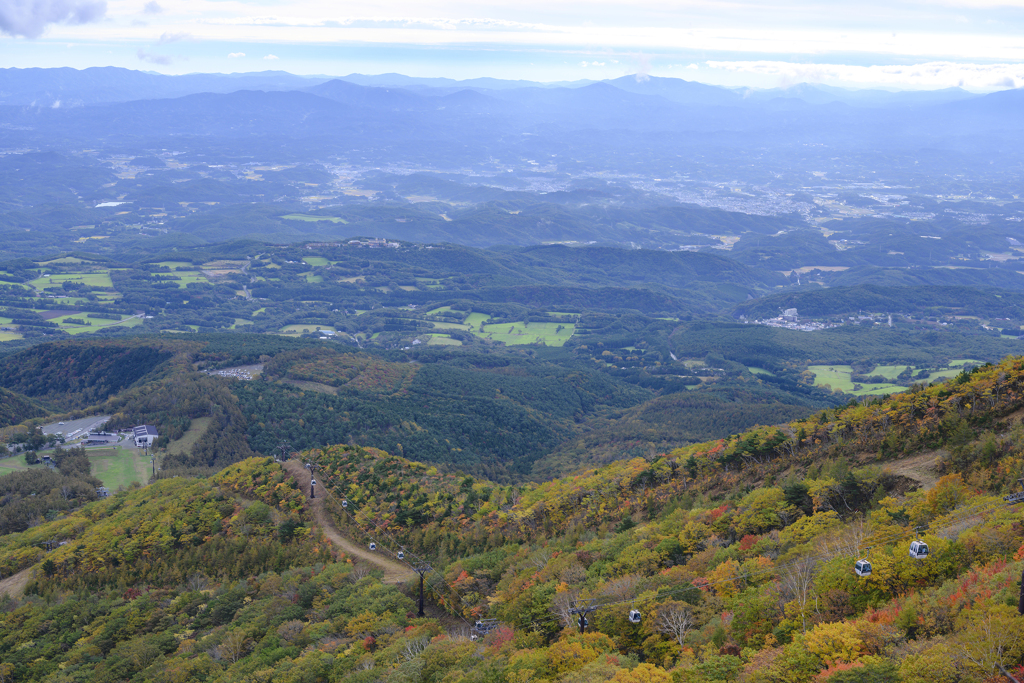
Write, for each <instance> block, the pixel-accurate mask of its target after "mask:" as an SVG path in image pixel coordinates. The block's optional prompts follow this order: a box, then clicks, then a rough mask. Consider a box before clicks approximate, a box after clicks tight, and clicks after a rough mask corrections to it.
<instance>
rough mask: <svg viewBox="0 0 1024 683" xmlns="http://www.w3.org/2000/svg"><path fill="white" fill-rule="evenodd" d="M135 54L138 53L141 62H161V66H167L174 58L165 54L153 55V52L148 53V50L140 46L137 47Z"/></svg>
mask: <svg viewBox="0 0 1024 683" xmlns="http://www.w3.org/2000/svg"><path fill="white" fill-rule="evenodd" d="M137 55H138V57H139V59H140V60H142V61H143V62H149V63H150V64H161V65H163V66H167V65H169V64H171V63H172V62H174V60H173V59H172V58H171V57H169V56H167V55H154V54H150V53H149V52H146V51H145V50H143V49H142V48H139V51H138V53H137Z"/></svg>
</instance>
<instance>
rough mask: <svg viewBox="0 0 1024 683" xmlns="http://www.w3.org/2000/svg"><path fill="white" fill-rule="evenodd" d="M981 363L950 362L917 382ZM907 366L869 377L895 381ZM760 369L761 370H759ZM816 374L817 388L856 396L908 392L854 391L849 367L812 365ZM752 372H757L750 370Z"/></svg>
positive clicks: (895, 388)
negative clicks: (876, 376) (824, 387)
mask: <svg viewBox="0 0 1024 683" xmlns="http://www.w3.org/2000/svg"><path fill="white" fill-rule="evenodd" d="M980 364H981V361H977V360H973V359H970V358H964V359H959V360H954V361H950V363H949V365H948V366H946V367H945V368H939V369H937V370H934V371H932V372H930V373H928V378H927V380H915V381H917V382H921V381H928V382H935V381H938V380H941V379H946V378H949V377H955V376H956V375H957V374H959V373H960V371H961V370H962V369H963V366H965V365H980ZM906 367H907V366H906V365H879V366H877V367H876V368H875V369H874V370H872V371H871V372H869V373H868V374H869V375H880V376H882V377H885V378H886V379H890V380H895V379H896V376H897V375H899V374H900V373H901V372H903V371H904V370H905V369H906ZM758 369H760V368H758ZM807 369H808V370H810V371H811V372H813V373H814V383H815V384H816V385H817V386H824V385H828V386H829V387H831V388H832V389H839V390H840V391H843V392H845V393H847V394H853V395H854V396H877V395H882V394H898V393H900V392H901V391H906V390H907V387H904V386H900V385H899V384H861V388H860V389H854V382H853V381H852V380H851V379H850V376H851V374H852V373H853V369H852V368H851V367H850V366H849V365H810V366H808V368H807ZM750 371H751V372H755V370H754V369H753V368H750Z"/></svg>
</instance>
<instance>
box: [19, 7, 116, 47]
mask: <svg viewBox="0 0 1024 683" xmlns="http://www.w3.org/2000/svg"><path fill="white" fill-rule="evenodd" d="M106 12H107V3H106V2H105V1H104V0H0V32H2V33H6V34H8V35H11V36H25V37H26V38H38V37H39V36H41V35H42V33H43V30H45V29H46V27H47V26H48V25H49V24H57V23H66V24H86V23H89V22H90V21H97V20H99V19H102V18H103V16H104V15H105V14H106Z"/></svg>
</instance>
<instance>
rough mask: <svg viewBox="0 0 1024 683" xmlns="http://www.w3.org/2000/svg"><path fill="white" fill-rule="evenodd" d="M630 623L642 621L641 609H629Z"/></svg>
mask: <svg viewBox="0 0 1024 683" xmlns="http://www.w3.org/2000/svg"><path fill="white" fill-rule="evenodd" d="M629 623H631V624H639V623H640V610H637V609H631V610H629Z"/></svg>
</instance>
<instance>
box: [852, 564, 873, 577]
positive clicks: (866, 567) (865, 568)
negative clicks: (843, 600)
mask: <svg viewBox="0 0 1024 683" xmlns="http://www.w3.org/2000/svg"><path fill="white" fill-rule="evenodd" d="M853 573H854V574H856V575H857V576H871V563H870V562H868V561H867V560H857V562H855V563H854V565H853Z"/></svg>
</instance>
